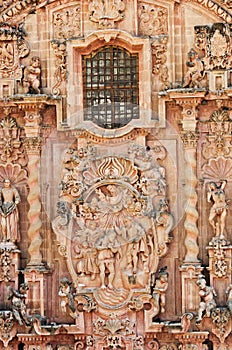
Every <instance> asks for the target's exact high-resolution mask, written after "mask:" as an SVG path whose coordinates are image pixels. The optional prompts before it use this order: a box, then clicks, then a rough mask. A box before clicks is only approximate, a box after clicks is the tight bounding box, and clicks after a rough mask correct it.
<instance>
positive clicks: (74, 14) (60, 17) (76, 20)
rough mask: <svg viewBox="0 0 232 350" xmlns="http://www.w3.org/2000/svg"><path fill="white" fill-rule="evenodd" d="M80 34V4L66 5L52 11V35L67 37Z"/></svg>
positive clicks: (59, 37) (61, 37)
mask: <svg viewBox="0 0 232 350" xmlns="http://www.w3.org/2000/svg"><path fill="white" fill-rule="evenodd" d="M80 34H81V5H80V2H79V3H77V5H76V6H75V7H66V8H63V9H62V10H60V11H59V12H58V11H57V12H54V13H53V37H54V38H55V39H67V38H73V37H78V36H80Z"/></svg>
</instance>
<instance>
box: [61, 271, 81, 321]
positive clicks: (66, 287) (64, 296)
mask: <svg viewBox="0 0 232 350" xmlns="http://www.w3.org/2000/svg"><path fill="white" fill-rule="evenodd" d="M58 295H59V297H61V302H60V306H61V310H62V312H63V313H66V307H67V306H68V307H69V309H70V311H71V312H70V316H71V317H72V318H77V317H78V313H77V311H76V308H75V303H74V296H75V291H74V289H73V287H72V282H70V281H69V280H68V279H67V278H66V277H64V278H62V279H61V281H60V286H59V292H58Z"/></svg>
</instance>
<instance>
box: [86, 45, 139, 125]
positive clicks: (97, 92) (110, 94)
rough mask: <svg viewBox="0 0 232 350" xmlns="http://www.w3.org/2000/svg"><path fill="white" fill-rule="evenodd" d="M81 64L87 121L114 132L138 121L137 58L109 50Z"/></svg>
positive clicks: (88, 58)
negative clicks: (130, 122)
mask: <svg viewBox="0 0 232 350" xmlns="http://www.w3.org/2000/svg"><path fill="white" fill-rule="evenodd" d="M82 63H83V95H84V108H85V113H84V119H85V120H92V121H93V122H94V123H96V124H97V125H99V126H101V127H103V128H106V129H115V128H120V127H122V126H124V125H126V124H128V123H129V121H130V120H131V119H137V118H138V117H139V107H138V103H139V84H138V82H139V78H138V54H130V53H129V52H128V51H127V50H125V49H122V48H119V47H115V46H108V47H104V48H103V49H100V50H98V51H97V52H94V53H92V54H91V55H89V56H84V57H83V62H82Z"/></svg>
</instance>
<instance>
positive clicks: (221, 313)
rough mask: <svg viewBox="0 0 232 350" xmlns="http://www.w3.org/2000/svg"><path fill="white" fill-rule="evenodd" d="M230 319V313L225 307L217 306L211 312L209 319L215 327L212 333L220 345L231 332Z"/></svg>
mask: <svg viewBox="0 0 232 350" xmlns="http://www.w3.org/2000/svg"><path fill="white" fill-rule="evenodd" d="M230 318H231V314H230V311H229V310H228V309H227V308H226V307H219V306H217V307H215V308H213V309H212V310H211V319H212V321H213V324H214V325H215V328H213V329H212V332H213V333H214V334H215V335H216V336H217V337H218V338H219V339H220V342H221V343H224V341H225V339H226V337H228V335H229V334H230V332H231V324H230Z"/></svg>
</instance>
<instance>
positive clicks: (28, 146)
mask: <svg viewBox="0 0 232 350" xmlns="http://www.w3.org/2000/svg"><path fill="white" fill-rule="evenodd" d="M23 145H24V149H25V150H26V152H27V154H30V155H33V154H34V155H39V154H40V151H41V146H42V138H41V137H39V136H38V137H25V139H24V141H23Z"/></svg>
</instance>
